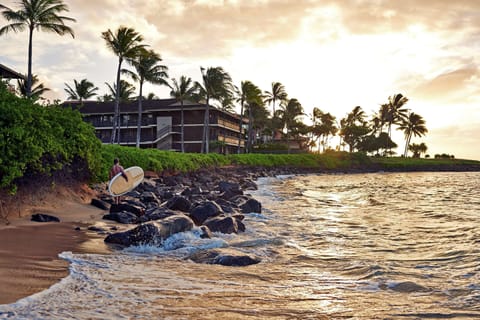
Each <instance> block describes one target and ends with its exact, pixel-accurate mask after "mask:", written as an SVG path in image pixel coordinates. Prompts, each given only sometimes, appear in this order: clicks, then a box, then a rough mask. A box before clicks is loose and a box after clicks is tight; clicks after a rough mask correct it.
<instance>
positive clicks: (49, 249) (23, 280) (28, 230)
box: [0, 191, 109, 304]
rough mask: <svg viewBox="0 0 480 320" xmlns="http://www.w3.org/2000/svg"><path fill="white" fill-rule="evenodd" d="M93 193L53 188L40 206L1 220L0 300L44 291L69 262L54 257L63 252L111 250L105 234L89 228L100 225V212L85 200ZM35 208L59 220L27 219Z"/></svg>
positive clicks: (10, 299)
mask: <svg viewBox="0 0 480 320" xmlns="http://www.w3.org/2000/svg"><path fill="white" fill-rule="evenodd" d="M92 195H93V194H92V193H85V192H83V193H82V195H81V196H79V197H74V196H73V197H72V193H71V192H67V193H66V192H61V191H59V192H55V193H52V194H51V195H50V196H49V197H48V198H47V199H43V201H41V202H39V204H41V206H24V207H22V209H21V212H20V216H19V215H18V214H15V215H11V216H9V219H8V220H9V224H5V223H2V224H0V288H1V289H0V304H8V303H13V302H15V301H17V300H19V299H21V298H24V297H27V296H29V295H32V294H34V293H37V292H40V291H42V290H45V289H47V288H49V287H50V286H51V285H53V284H55V283H56V282H58V281H60V279H62V278H63V277H65V276H67V275H68V263H67V262H66V261H64V260H62V259H60V258H58V254H59V253H61V252H63V251H72V252H74V253H83V252H88V253H97V252H102V253H104V252H108V251H109V250H108V248H107V247H106V246H105V245H104V243H103V236H100V235H98V234H97V233H95V232H90V231H87V227H88V226H90V225H102V224H104V222H102V216H103V214H104V211H103V210H100V209H98V208H96V207H94V206H91V205H90V204H89V203H90V200H91V196H92ZM47 203H48V204H49V205H47ZM34 213H44V214H50V215H54V216H56V217H58V218H59V219H60V222H47V223H39V222H33V221H30V219H31V215H32V214H34ZM76 228H77V229H78V228H80V230H76Z"/></svg>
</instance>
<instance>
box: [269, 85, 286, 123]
mask: <svg viewBox="0 0 480 320" xmlns="http://www.w3.org/2000/svg"><path fill="white" fill-rule="evenodd" d="M286 99H287V92H286V91H285V87H284V86H283V84H281V83H280V82H272V91H271V92H270V91H265V103H267V104H270V103H271V104H272V108H273V109H272V110H273V112H272V115H273V116H275V102H276V101H280V102H281V101H284V100H286Z"/></svg>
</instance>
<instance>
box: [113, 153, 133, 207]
mask: <svg viewBox="0 0 480 320" xmlns="http://www.w3.org/2000/svg"><path fill="white" fill-rule="evenodd" d="M119 173H122V176H123V177H124V178H125V180H127V181H128V177H127V174H126V173H125V171H124V169H123V167H122V166H121V165H120V160H118V158H115V159H113V166H112V168H111V169H110V172H109V174H108V175H109V180H112V178H113V177H115V176H116V175H117V174H119ZM113 202H114V203H115V204H120V197H113Z"/></svg>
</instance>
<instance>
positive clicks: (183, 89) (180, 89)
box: [170, 76, 196, 152]
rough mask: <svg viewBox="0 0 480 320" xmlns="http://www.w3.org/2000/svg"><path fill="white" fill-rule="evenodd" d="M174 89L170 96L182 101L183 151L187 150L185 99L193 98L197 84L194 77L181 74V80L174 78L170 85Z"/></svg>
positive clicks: (181, 127) (181, 128)
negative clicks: (194, 82)
mask: <svg viewBox="0 0 480 320" xmlns="http://www.w3.org/2000/svg"><path fill="white" fill-rule="evenodd" d="M170 88H171V89H172V90H171V91H170V96H171V97H172V98H175V100H177V101H178V102H180V130H181V141H182V152H185V138H184V126H185V124H184V110H183V108H184V107H183V102H184V101H185V100H188V99H191V98H192V96H193V95H194V93H195V89H196V88H195V86H194V85H193V81H192V78H190V77H186V76H181V77H180V80H179V81H177V80H176V79H172V84H171V85H170Z"/></svg>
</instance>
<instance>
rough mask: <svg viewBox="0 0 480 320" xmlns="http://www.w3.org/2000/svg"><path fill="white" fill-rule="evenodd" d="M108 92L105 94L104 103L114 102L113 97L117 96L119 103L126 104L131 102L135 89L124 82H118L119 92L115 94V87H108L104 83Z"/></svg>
mask: <svg viewBox="0 0 480 320" xmlns="http://www.w3.org/2000/svg"><path fill="white" fill-rule="evenodd" d="M105 84H106V85H107V87H108V90H109V91H110V93H109V94H106V95H105V96H104V97H105V101H115V97H116V96H118V98H119V100H120V101H121V102H127V101H131V100H133V95H135V90H136V88H135V87H134V86H133V85H132V84H131V83H129V82H128V81H125V80H120V90H119V91H118V92H117V85H116V84H115V83H114V84H113V85H110V84H109V83H107V82H105Z"/></svg>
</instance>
